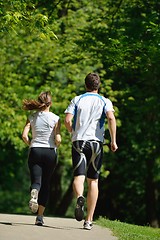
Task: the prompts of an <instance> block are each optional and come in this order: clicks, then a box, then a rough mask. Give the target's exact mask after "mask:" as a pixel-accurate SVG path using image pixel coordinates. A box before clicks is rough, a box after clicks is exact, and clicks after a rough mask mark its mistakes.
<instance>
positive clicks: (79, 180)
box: [73, 175, 85, 221]
mask: <svg viewBox="0 0 160 240" xmlns="http://www.w3.org/2000/svg"><path fill="white" fill-rule="evenodd" d="M84 181H85V176H84V175H80V176H75V177H74V181H73V190H74V193H75V195H76V198H77V204H76V208H75V218H76V220H77V221H82V220H83V218H84V202H85V199H84V197H83V191H84Z"/></svg>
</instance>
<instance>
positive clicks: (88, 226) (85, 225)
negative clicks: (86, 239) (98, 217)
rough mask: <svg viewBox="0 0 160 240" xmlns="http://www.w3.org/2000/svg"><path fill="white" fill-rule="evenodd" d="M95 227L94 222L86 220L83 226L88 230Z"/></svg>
mask: <svg viewBox="0 0 160 240" xmlns="http://www.w3.org/2000/svg"><path fill="white" fill-rule="evenodd" d="M92 227H93V225H92V222H89V221H84V224H83V228H84V229H86V230H91V229H92Z"/></svg>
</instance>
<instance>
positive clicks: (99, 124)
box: [65, 92, 114, 142]
mask: <svg viewBox="0 0 160 240" xmlns="http://www.w3.org/2000/svg"><path fill="white" fill-rule="evenodd" d="M108 111H114V109H113V104H112V102H111V101H110V100H109V99H108V98H105V97H103V96H101V95H99V94H98V93H91V92H86V93H85V94H83V95H79V96H76V97H75V98H73V99H72V100H71V103H70V105H69V106H68V108H67V109H66V110H65V113H71V114H73V115H74V120H73V125H72V127H73V130H72V141H73V142H74V141H77V140H97V141H101V142H103V140H104V120H105V117H106V113H107V112H108Z"/></svg>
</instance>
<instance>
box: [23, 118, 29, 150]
mask: <svg viewBox="0 0 160 240" xmlns="http://www.w3.org/2000/svg"><path fill="white" fill-rule="evenodd" d="M30 128H31V124H30V122H29V120H28V119H27V121H26V125H25V127H24V129H23V133H22V139H23V141H24V142H25V143H26V144H27V145H28V146H29V145H30V140H29V137H28V134H29V131H30Z"/></svg>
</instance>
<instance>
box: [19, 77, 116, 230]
mask: <svg viewBox="0 0 160 240" xmlns="http://www.w3.org/2000/svg"><path fill="white" fill-rule="evenodd" d="M100 84H101V83H100V78H99V75H98V74H96V73H89V74H88V75H87V76H86V78H85V88H86V92H85V93H84V94H82V95H79V96H76V97H75V98H73V99H72V100H71V103H70V104H69V106H68V107H67V109H66V110H65V122H64V123H65V126H66V128H67V130H68V131H69V133H71V136H72V164H73V174H74V181H73V190H74V193H75V197H76V198H77V202H76V207H75V218H76V220H77V221H81V220H83V219H84V206H85V204H86V206H87V214H86V216H85V220H84V224H83V228H84V229H87V230H91V229H92V222H93V215H94V211H95V207H96V203H97V199H98V178H99V173H100V169H101V165H102V157H103V140H104V122H105V118H107V120H108V128H109V133H110V138H111V150H112V151H113V152H115V151H116V150H117V148H118V147H117V144H116V119H115V116H114V109H113V104H112V102H111V101H110V100H109V99H108V98H105V97H103V96H101V95H99V93H98V91H99V88H100ZM51 104H52V99H51V94H50V92H42V93H41V94H40V95H39V97H38V100H24V101H23V109H25V110H36V112H34V113H33V114H31V115H29V117H28V119H27V122H26V125H25V127H24V130H23V133H22V139H23V140H24V142H25V143H26V144H27V145H28V146H29V156H28V166H29V169H30V176H31V199H30V201H29V207H30V209H31V211H32V212H33V213H37V217H36V221H35V224H36V225H39V226H42V225H43V224H44V222H43V214H44V210H45V206H46V204H47V200H48V197H49V189H50V181H51V176H52V174H53V172H54V169H55V167H56V164H57V147H58V146H59V145H60V143H61V135H60V125H61V123H60V118H59V116H57V115H56V114H54V113H52V112H50V106H51ZM30 130H31V131H32V140H31V141H30V139H29V137H28V135H29V132H30ZM85 179H87V184H88V191H87V197H86V199H85V197H84V196H83V193H84V182H85Z"/></svg>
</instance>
